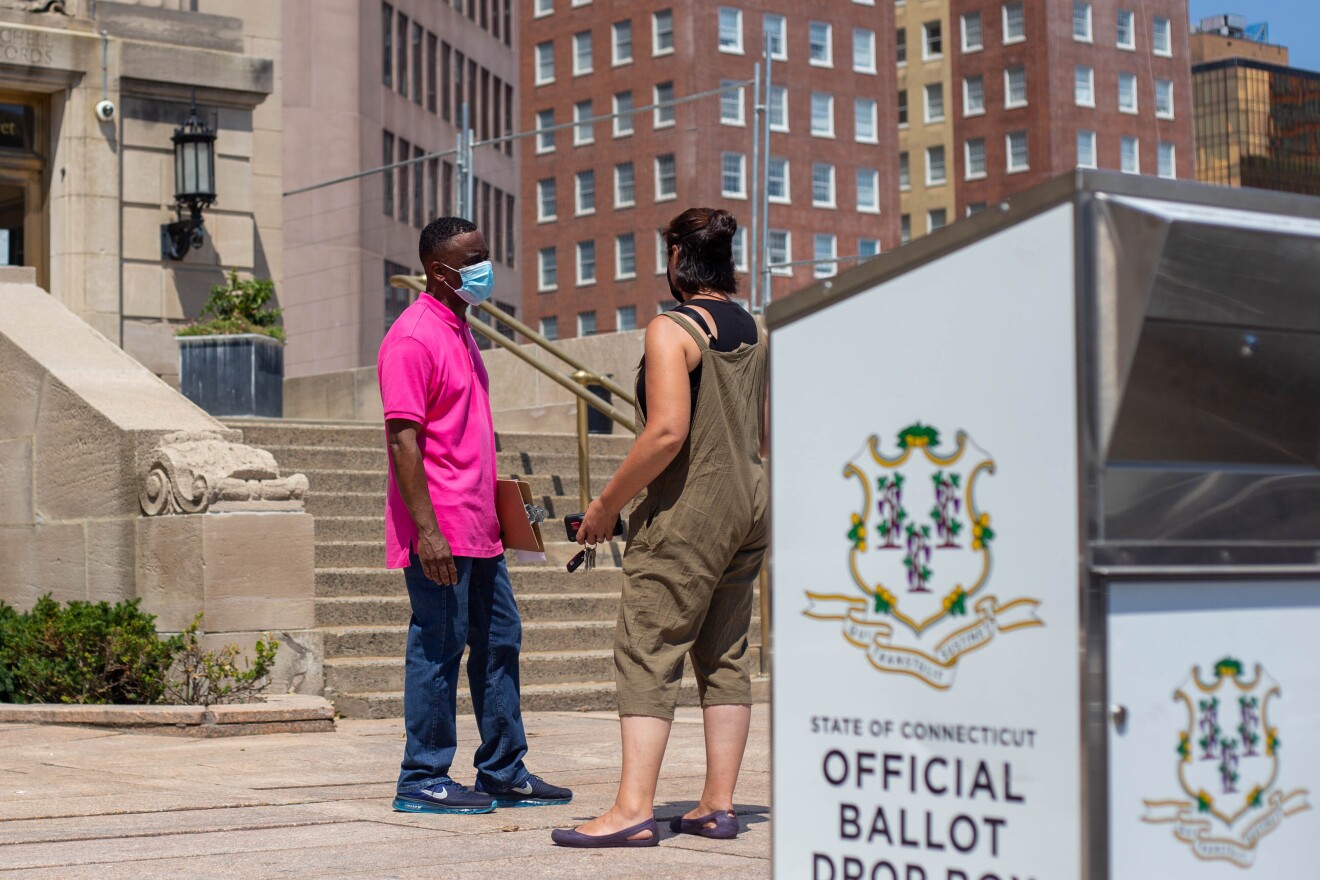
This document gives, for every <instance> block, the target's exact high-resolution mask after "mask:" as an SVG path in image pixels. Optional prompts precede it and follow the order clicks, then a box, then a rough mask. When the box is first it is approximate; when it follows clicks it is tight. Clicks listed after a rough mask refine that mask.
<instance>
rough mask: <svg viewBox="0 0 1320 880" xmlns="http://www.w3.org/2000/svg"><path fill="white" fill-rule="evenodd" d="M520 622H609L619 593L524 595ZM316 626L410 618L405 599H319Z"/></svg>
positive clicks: (403, 621)
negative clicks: (521, 620)
mask: <svg viewBox="0 0 1320 880" xmlns="http://www.w3.org/2000/svg"><path fill="white" fill-rule="evenodd" d="M517 602H518V613H519V614H520V615H521V616H522V618H523V620H535V621H545V620H608V619H611V618H613V617H615V616H617V615H618V613H619V595H618V593H617V592H616V593H524V594H523V595H521V596H518V597H517ZM315 615H316V625H317V626H318V627H323V626H324V627H330V626H382V625H390V624H393V625H403V624H406V623H407V622H408V619H409V618H410V617H411V615H412V611H411V608H410V606H409V604H408V598H407V597H406V596H340V597H329V598H318V599H317V600H316V607H315Z"/></svg>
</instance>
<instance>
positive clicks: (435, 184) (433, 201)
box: [426, 159, 448, 219]
mask: <svg viewBox="0 0 1320 880" xmlns="http://www.w3.org/2000/svg"><path fill="white" fill-rule="evenodd" d="M426 183H427V187H426V216H428V217H430V218H431V219H435V218H436V217H440V216H442V215H441V214H440V160H439V159H427V160H426ZM445 213H448V212H447V211H446V212H445Z"/></svg>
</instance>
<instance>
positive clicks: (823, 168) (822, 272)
mask: <svg viewBox="0 0 1320 880" xmlns="http://www.w3.org/2000/svg"><path fill="white" fill-rule="evenodd" d="M519 9H520V27H521V45H522V48H521V50H520V53H519V57H520V59H521V73H520V84H521V107H522V112H521V115H520V121H521V125H520V127H521V128H522V129H523V130H525V131H533V130H538V129H541V130H542V131H541V134H539V135H538V136H537V137H535V138H533V139H530V140H529V142H526V143H525V144H524V147H523V162H522V181H523V189H522V193H523V197H522V209H521V214H522V222H523V230H524V235H523V238H524V245H525V246H524V248H523V253H524V255H525V256H524V258H523V263H522V273H523V289H524V291H525V295H524V314H525V315H526V317H527V319H528V320H529V322H530V323H532V324H533V325H538V324H539V327H540V329H541V330H542V332H544V333H545V334H546V335H547V336H552V337H557V338H568V337H575V336H587V335H592V334H594V333H603V332H609V331H615V330H620V331H624V330H630V329H633V328H637V327H644V326H645V325H646V323H647V322H648V321H649V320H650V318H651V317H652V316H653V315H655V314H656V312H657V310H658V309H660V308H663V307H664V306H665V305H667V304H668V297H669V291H668V288H667V287H666V284H665V280H664V278H663V274H664V258H665V255H664V253H663V248H662V247H661V245H660V244H659V241H658V235H657V231H658V230H659V229H661V228H663V227H664V226H665V225H666V224H667V223H668V222H669V220H670V219H671V218H672V217H674V216H675V215H677V214H678V213H680V212H681V211H683V210H684V209H686V208H689V207H692V206H697V205H704V206H712V207H722V208H725V209H727V210H729V211H731V212H732V213H733V214H734V216H735V217H737V218H738V221H739V225H740V226H741V227H742V228H743V230H744V232H742V233H740V238H739V240H738V241H737V242H736V251H735V257H736V261H737V263H738V265H739V267H740V269H742V270H743V271H744V272H745V271H746V270H747V269H748V267H749V266H750V264H751V260H750V259H749V244H748V243H749V242H750V237H749V236H748V233H747V230H748V227H749V225H750V224H749V221H750V213H751V195H752V194H753V192H754V186H753V179H752V167H753V152H754V148H753V144H752V131H753V125H752V119H753V113H754V112H755V103H756V102H755V101H754V100H753V99H752V96H751V94H750V93H751V89H750V88H744V89H743V90H742V91H741V92H740V93H735V92H730V93H729V94H728V97H727V98H726V99H724V100H721V97H720V96H719V95H712V96H709V97H706V98H701V99H697V100H694V101H692V102H690V103H681V104H677V105H671V104H669V103H668V102H669V101H671V100H681V99H683V98H685V97H690V96H694V95H697V94H699V93H704V92H710V91H712V90H716V91H718V90H719V89H720V88H721V87H722V86H726V85H728V84H731V83H739V82H747V81H750V80H752V79H753V65H754V64H755V63H756V62H757V61H758V60H760V58H761V54H762V49H761V47H762V46H763V45H764V40H765V35H766V33H767V30H769V31H771V32H773V33H774V34H775V35H776V36H775V46H774V53H773V57H774V60H773V63H772V69H771V79H772V83H773V84H774V85H775V87H776V91H775V95H774V97H773V98H772V101H771V108H770V112H771V116H772V118H771V136H770V151H769V152H770V160H771V162H772V163H773V164H772V167H771V177H772V184H771V204H770V217H769V222H768V224H767V225H768V228H769V230H770V231H771V248H770V250H771V257H770V262H771V263H772V264H774V263H798V262H799V261H801V262H800V263H799V264H797V265H789V266H781V267H780V268H777V269H776V270H775V271H774V274H773V279H772V287H773V296H774V297H782V296H785V295H787V294H788V293H790V292H791V291H793V290H795V289H798V288H800V287H803V286H806V285H807V284H809V283H810V282H811V280H812V279H813V277H826V276H828V275H831V274H833V273H834V272H835V271H836V270H837V267H836V264H835V263H834V262H832V261H833V260H834V259H835V258H851V257H854V256H856V255H858V254H870V253H875V252H877V251H878V250H880V249H885V250H888V249H890V248H892V247H895V246H897V244H898V215H899V210H898V209H899V204H898V191H897V187H896V186H894V185H893V181H895V180H896V179H897V173H898V168H897V156H898V147H897V130H896V128H895V126H894V125H893V124H892V120H893V119H894V118H895V114H896V112H897V111H896V108H895V103H894V102H895V94H896V88H895V85H894V81H895V80H894V77H895V68H894V64H893V49H892V43H891V40H890V35H892V34H893V33H894V5H893V4H892V3H890V2H886V0H876V2H861V0H853V2H841V0H839V2H831V3H829V4H828V6H823V5H821V4H814V3H808V2H805V0H749V2H740V3H730V4H728V5H727V6H722V5H721V4H719V3H707V2H700V0H648V2H645V3H629V4H611V3H599V2H597V3H590V2H587V3H583V2H578V0H527V2H525V3H521V4H519ZM657 105H659V106H657ZM650 107H655V109H645V110H641V109H640V108H650ZM630 110H634V111H635V110H640V112H634V113H631V114H629V111H630ZM615 113H620V114H623V115H621V116H619V117H618V118H615V119H608V120H602V121H599V122H596V123H594V124H593V123H586V124H582V125H577V126H572V127H568V128H565V129H562V130H557V131H551V130H550V129H551V127H553V126H556V125H565V124H570V125H571V124H572V123H575V122H578V121H580V120H582V119H587V118H590V117H592V116H608V115H612V114H615ZM763 158H764V157H763ZM817 257H819V258H820V259H822V261H823V262H821V263H813V262H812V261H813V260H814V259H815V258H817ZM853 262H854V261H853V260H851V259H848V260H845V261H844V262H842V263H841V265H843V266H848V265H852V264H853ZM741 283H742V284H743V294H742V295H743V296H744V298H746V296H747V290H746V288H747V278H746V276H745V275H744V276H743V278H742V281H741Z"/></svg>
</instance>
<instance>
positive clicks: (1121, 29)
mask: <svg viewBox="0 0 1320 880" xmlns="http://www.w3.org/2000/svg"><path fill="white" fill-rule="evenodd" d="M1135 19H1136V16H1135V15H1133V14H1132V12H1131V10H1128V9H1120V10H1118V34H1117V44H1118V48H1120V49H1136V48H1137V28H1136V24H1135Z"/></svg>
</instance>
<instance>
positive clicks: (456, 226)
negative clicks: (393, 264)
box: [417, 217, 477, 266]
mask: <svg viewBox="0 0 1320 880" xmlns="http://www.w3.org/2000/svg"><path fill="white" fill-rule="evenodd" d="M476 231H477V224H475V223H473V222H472V221H471V220H464V219H463V218H462V217H438V218H436V219H435V220H432V221H431V222H430V223H428V224H426V228H425V229H423V230H422V237H421V239H420V240H419V241H418V242H417V255H418V256H419V257H421V258H422V265H423V266H425V265H426V263H427V260H428V258H430V257H431V256H432V255H434V254H435V253H436V252H437V251H439V250H440V249H441V248H442V247H444V246H445V244H446V243H448V241H449V240H450V239H451V238H453V237H454V236H456V235H462V234H463V233H465V232H476Z"/></svg>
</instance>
